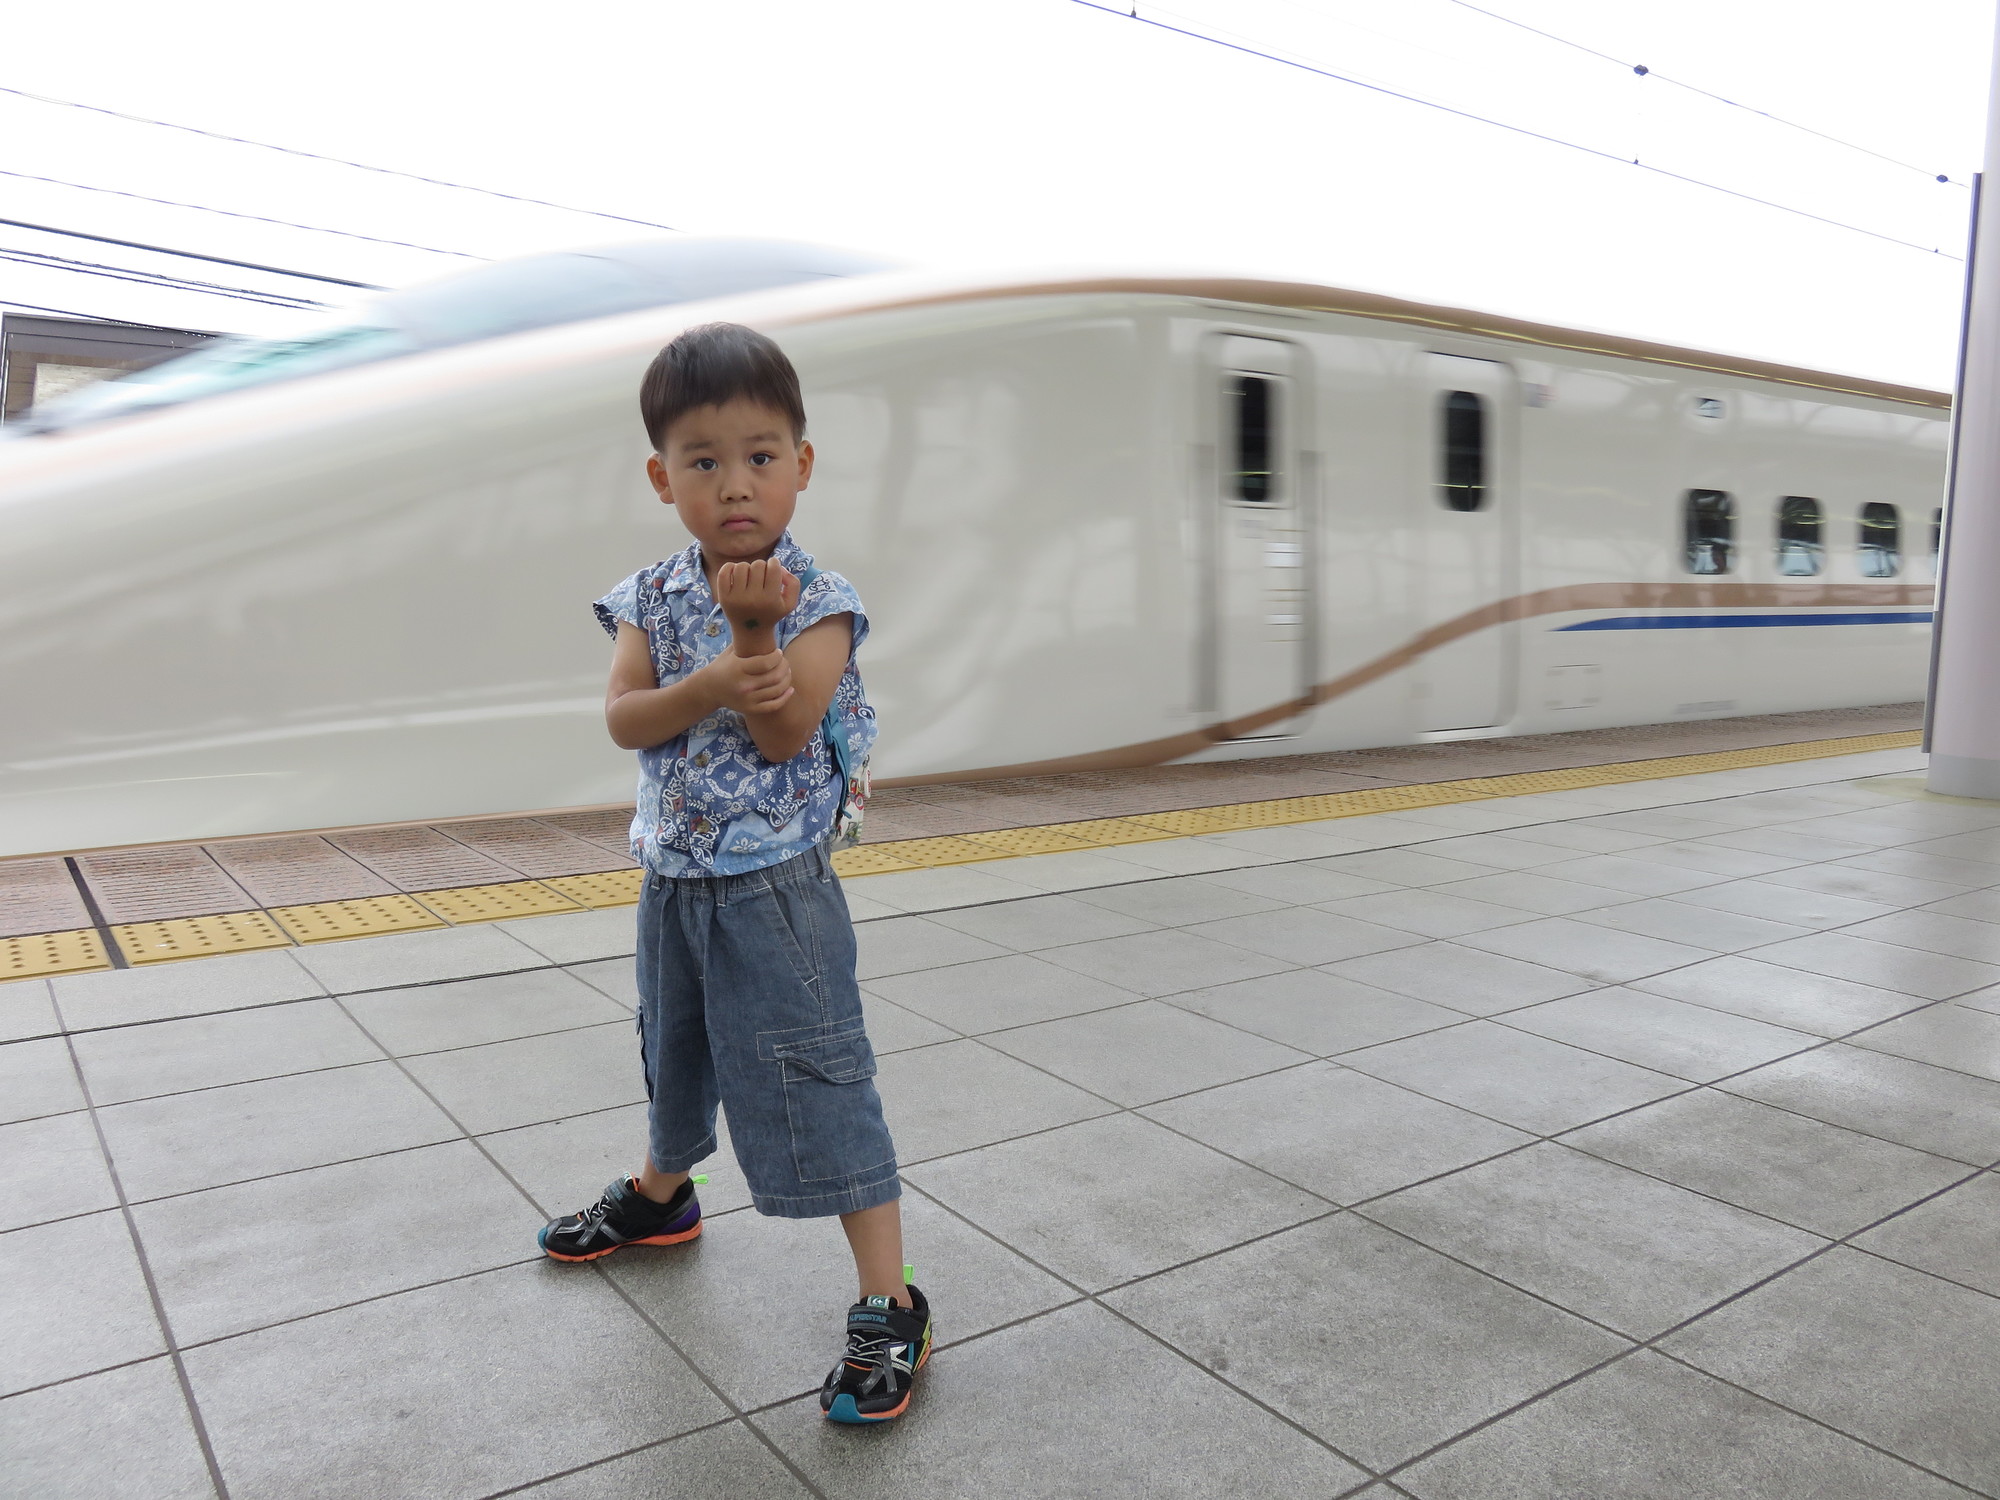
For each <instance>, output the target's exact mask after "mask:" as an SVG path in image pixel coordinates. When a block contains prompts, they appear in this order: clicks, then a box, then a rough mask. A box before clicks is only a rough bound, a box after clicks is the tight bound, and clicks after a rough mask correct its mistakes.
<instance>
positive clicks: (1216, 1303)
mask: <svg viewBox="0 0 2000 1500" xmlns="http://www.w3.org/2000/svg"><path fill="white" fill-rule="evenodd" d="M1106 1300H1107V1301H1109V1302H1110V1304H1111V1305H1112V1306H1113V1307H1115V1308H1117V1309H1118V1310H1119V1311H1120V1312H1123V1313H1125V1314H1127V1315H1128V1316H1130V1317H1132V1318H1135V1319H1137V1320H1138V1321H1139V1322H1140V1323H1142V1324H1144V1325H1145V1326H1146V1327H1147V1328H1150V1329H1151V1330H1152V1331H1153V1332H1155V1333H1157V1334H1159V1335H1160V1336H1161V1337H1162V1338H1165V1339H1167V1340H1168V1341H1169V1342H1171V1343H1172V1344H1173V1345H1174V1346H1175V1347H1176V1348H1178V1349H1181V1350H1183V1351H1185V1352H1186V1353H1187V1354H1188V1356H1189V1357H1190V1358H1192V1359H1194V1360H1195V1361H1196V1362H1197V1363H1199V1364H1201V1365H1204V1366H1206V1367H1207V1368H1209V1369H1212V1370H1215V1371H1217V1372H1219V1373H1222V1374H1224V1375H1226V1377H1227V1378H1228V1379H1229V1381H1230V1382H1231V1383H1232V1384H1234V1385H1237V1386H1239V1387H1241V1388H1242V1389H1244V1390H1246V1391H1248V1392H1249V1393H1250V1394H1251V1395H1253V1396H1255V1397H1257V1398H1258V1399H1259V1400H1262V1401H1266V1402H1268V1403H1269V1404H1270V1405H1271V1406H1273V1407H1274V1408H1276V1409H1277V1410H1278V1411H1280V1412H1282V1413H1284V1414H1285V1415H1286V1416H1288V1417H1290V1418H1291V1419H1292V1420H1293V1421H1295V1422H1297V1423H1299V1424H1300V1425H1302V1426H1304V1427H1305V1428H1306V1429H1308V1430H1309V1431H1311V1432H1313V1433H1315V1434H1317V1435H1318V1436H1319V1437H1321V1438H1324V1439H1325V1440H1326V1441H1327V1442H1329V1443H1332V1444H1333V1445H1334V1446H1335V1447H1337V1448H1339V1449H1340V1450H1341V1451H1342V1452H1344V1453H1351V1454H1353V1455H1354V1456H1355V1457H1356V1458H1358V1459H1359V1460H1360V1461H1361V1462H1362V1463H1365V1464H1367V1465H1369V1466H1370V1467H1372V1468H1377V1469H1381V1468H1387V1467H1389V1466H1391V1465H1393V1464H1397V1463H1401V1462H1404V1461H1405V1460H1407V1459H1409V1458H1411V1457H1413V1456H1415V1455H1416V1454H1418V1453H1421V1452H1422V1451H1423V1450H1424V1449H1426V1448H1428V1447H1430V1446H1432V1445H1433V1444H1435V1443H1439V1442H1442V1441H1443V1440H1444V1439H1446V1438H1448V1437H1451V1436H1453V1435H1455V1434H1457V1433H1459V1432H1461V1431H1463V1430H1464V1429H1465V1428H1467V1427H1470V1426H1472V1425H1473V1424H1474V1423H1476V1422H1480V1421H1483V1420H1485V1419H1486V1418H1488V1417H1490V1416H1492V1415H1493V1414H1494V1413H1496V1412H1499V1411H1503V1410H1505V1409H1506V1408H1507V1407H1509V1406H1511V1405H1513V1404H1514V1403H1515V1402H1517V1401H1522V1400H1525V1399H1527V1398H1528V1397H1530V1396H1532V1395H1534V1394H1535V1393H1536V1392H1537V1391H1540V1390H1545V1389H1546V1388H1548V1387H1549V1386H1551V1385H1554V1384H1556V1383H1557V1382H1558V1381H1561V1380H1566V1379H1568V1378H1569V1377H1570V1376H1572V1375H1575V1374H1576V1373H1577V1372H1578V1371H1579V1370H1583V1369H1586V1368H1588V1367H1589V1366H1590V1365H1592V1364H1594V1363H1596V1362H1597V1361H1599V1360H1602V1359H1607V1358H1609V1357H1611V1356H1612V1355H1614V1354H1616V1353H1618V1352H1620V1351H1621V1350H1624V1349H1627V1348H1629V1347H1630V1345H1629V1344H1627V1343H1626V1341H1625V1340H1623V1339H1621V1338H1617V1337H1615V1336H1614V1335H1612V1334H1609V1333H1606V1332H1605V1331H1604V1330H1602V1329H1600V1328H1595V1327H1592V1326H1591V1325H1590V1324H1588V1323H1586V1322H1584V1321H1582V1320H1581V1319H1579V1318H1574V1317H1571V1316H1570V1315H1568V1314H1567V1313H1563V1312H1560V1311H1558V1310H1557V1309H1555V1308H1553V1307H1550V1306H1549V1305H1548V1304H1547V1303H1545V1302H1538V1301H1536V1300H1535V1299H1534V1298H1533V1297H1529V1296H1527V1295H1525V1294H1523V1293H1521V1292H1518V1291H1515V1290H1514V1289H1513V1288H1511V1287H1506V1286H1502V1285H1501V1284H1500V1283H1499V1282H1497V1281H1494V1280H1492V1279H1491V1278H1489V1277H1486V1276H1482V1275H1480V1274H1479V1273H1478V1272H1477V1271H1472V1270H1468V1269H1466V1268H1465V1267H1464V1266H1462V1265H1459V1264H1457V1263H1456V1262H1454V1261H1450V1260H1447V1259H1446V1258H1445V1257H1444V1256H1442V1255H1439V1254H1436V1253H1435V1252H1434V1251H1431V1250H1427V1249H1425V1248H1424V1247H1423V1246H1421V1245H1414V1244H1412V1243H1410V1241H1408V1240H1406V1239H1403V1238H1401V1237H1400V1236H1398V1235H1394V1234H1391V1233H1389V1232H1388V1231H1387V1230H1385V1229H1382V1228H1379V1227H1378V1226H1376V1225H1374V1224H1370V1223H1368V1222H1367V1221H1365V1220H1362V1219H1357V1218H1355V1217H1354V1216H1353V1215H1351V1214H1342V1215H1340V1216H1339V1217H1337V1218H1333V1219H1327V1220H1323V1221H1321V1222H1319V1223H1316V1224H1305V1225H1301V1226H1300V1227H1299V1228H1297V1229H1288V1230H1286V1231H1285V1232H1284V1233H1282V1234H1277V1235H1273V1236H1271V1237H1270V1238H1269V1239H1265V1240H1259V1241H1258V1242H1257V1243H1256V1244H1254V1245H1245V1246H1243V1247H1242V1248H1240V1249H1237V1250H1232V1251H1229V1252H1228V1253H1227V1254H1224V1255H1219V1256H1216V1257H1215V1258H1213V1259H1211V1260H1205V1261H1200V1262H1198V1263H1197V1264H1195V1265H1192V1266H1185V1267H1182V1268H1181V1269H1180V1270H1177V1271H1169V1272H1168V1273H1167V1274H1166V1275H1164V1276H1159V1277H1155V1278H1153V1279H1151V1280H1148V1281H1142V1282H1140V1283H1139V1284H1138V1285H1136V1286H1131V1287H1126V1288H1124V1289H1123V1290H1121V1291H1118V1292H1114V1293H1112V1294H1111V1296H1110V1297H1109V1298H1107V1299H1106Z"/></svg>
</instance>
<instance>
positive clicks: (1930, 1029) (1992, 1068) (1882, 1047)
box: [1849, 1004, 2000, 1082]
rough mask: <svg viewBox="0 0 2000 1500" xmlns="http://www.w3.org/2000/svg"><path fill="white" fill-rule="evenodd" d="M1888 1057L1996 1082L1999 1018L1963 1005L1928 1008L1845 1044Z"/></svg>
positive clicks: (1999, 1055)
mask: <svg viewBox="0 0 2000 1500" xmlns="http://www.w3.org/2000/svg"><path fill="white" fill-rule="evenodd" d="M1849 1040H1850V1041H1852V1042H1853V1044H1854V1045H1855V1046H1857V1047H1866V1048H1867V1049H1868V1050H1869V1051H1870V1052H1889V1053H1893V1054H1894V1055H1895V1056H1897V1057H1908V1058H1912V1059H1914V1060H1915V1061H1917V1062H1927V1063H1935V1064H1936V1065H1937V1066H1938V1067H1940V1068H1952V1069H1955V1070H1956V1071H1958V1072H1960V1073H1972V1074H1976V1075H1977V1076H1979V1077H1981V1078H1990V1079H1993V1080H1994V1081H1995V1082H2000V1015H1993V1014H1991V1013H1990V1012H1987V1011H1983V1010H1971V1009H1968V1008H1967V1007H1965V1006H1963V1005H1953V1004H1946V1005H1933V1006H1929V1007H1927V1008H1925V1009H1923V1010H1919V1011H1913V1012H1911V1013H1910V1014H1909V1015H1907V1016H1899V1017H1898V1018H1897V1019H1895V1020H1893V1021H1889V1022H1885V1023H1884V1024H1883V1025H1880V1026H1877V1027H1874V1028H1873V1029H1871V1030H1868V1031H1864V1032H1861V1033H1860V1034H1859V1035H1857V1036H1854V1037H1851V1038H1849Z"/></svg>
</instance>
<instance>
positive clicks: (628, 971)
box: [563, 958, 639, 1011]
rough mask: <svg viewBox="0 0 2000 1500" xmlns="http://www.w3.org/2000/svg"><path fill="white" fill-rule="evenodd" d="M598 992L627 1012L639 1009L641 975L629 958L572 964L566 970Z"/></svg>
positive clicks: (566, 972) (565, 971)
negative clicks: (614, 1001)
mask: <svg viewBox="0 0 2000 1500" xmlns="http://www.w3.org/2000/svg"><path fill="white" fill-rule="evenodd" d="M563 972H564V973H565V974H569V975H571V976H573V977H575V978H577V979H581V980H582V981H583V982H584V983H585V984H587V985H589V986H590V987H591V988H592V989H594V990H596V991H597V992H598V993H599V994H604V995H609V996H610V997H611V998H612V999H613V1000H616V1001H617V1002H618V1003H619V1004H620V1005H622V1006H624V1007H625V1008H626V1009H627V1010H631V1011H636V1010H637V1009H638V1008H639V975H638V972H637V971H636V970H635V969H634V967H633V964H632V960H631V959H629V958H604V959H599V960H598V961H597V962H595V963H588V964H571V965H570V966H569V967H568V968H566V969H564V970H563Z"/></svg>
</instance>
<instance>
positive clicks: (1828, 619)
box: [1556, 609, 1931, 631]
mask: <svg viewBox="0 0 2000 1500" xmlns="http://www.w3.org/2000/svg"><path fill="white" fill-rule="evenodd" d="M1930 623H1931V611H1930V610H1927V609H1926V610H1920V611H1918V610H1897V611H1895V612H1894V613H1891V612H1889V611H1887V610H1870V611H1867V612H1866V613H1861V614H1841V615H1618V616H1615V617H1614V618H1612V619H1609V620H1581V621H1578V622H1577V623H1576V624H1574V625H1558V626H1557V627H1556V629H1557V630H1559V631H1560V630H1741V629H1743V628H1745V627H1747V626H1753V625H1928V624H1930Z"/></svg>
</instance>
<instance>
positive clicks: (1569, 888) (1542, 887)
mask: <svg viewBox="0 0 2000 1500" xmlns="http://www.w3.org/2000/svg"><path fill="white" fill-rule="evenodd" d="M1438 889H1440V890H1442V891H1443V892H1445V894H1447V895H1451V896H1463V897H1469V898H1471V899H1472V900H1474V901H1483V902H1487V903H1490V904H1492V905H1496V906H1511V907H1514V908H1515V909H1516V910H1518V911H1520V912H1523V913H1526V914H1530V915H1538V916H1544V917H1560V916H1568V915H1570V914H1571V913H1573V912H1579V911H1590V910H1592V909H1594V908H1596V907H1599V906H1615V905H1617V904H1618V903H1619V902H1621V901H1630V900H1631V899H1632V893H1631V892H1630V891H1617V890H1608V889H1606V888H1605V887H1604V886H1601V885H1585V884H1583V882H1581V881H1577V880H1558V879H1556V878H1555V877H1554V876H1551V875H1544V874H1541V873H1540V872H1538V871H1533V870H1509V871H1507V872H1505V873H1504V874H1499V875H1481V876H1479V877H1478V878H1477V879H1474V880H1454V881H1451V882H1450V883H1449V884H1446V885H1443V886H1440V887H1438Z"/></svg>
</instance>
